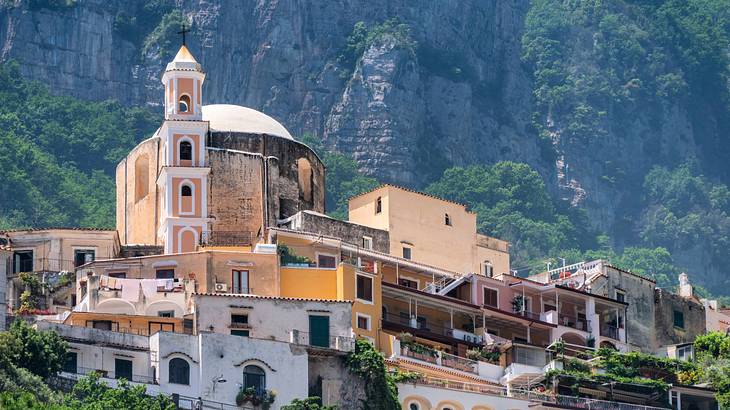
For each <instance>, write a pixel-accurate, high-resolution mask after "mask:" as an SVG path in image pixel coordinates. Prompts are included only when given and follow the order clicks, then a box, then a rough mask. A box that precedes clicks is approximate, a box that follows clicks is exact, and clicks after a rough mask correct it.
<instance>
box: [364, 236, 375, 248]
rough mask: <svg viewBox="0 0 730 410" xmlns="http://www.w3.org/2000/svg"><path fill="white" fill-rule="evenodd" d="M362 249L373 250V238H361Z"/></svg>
mask: <svg viewBox="0 0 730 410" xmlns="http://www.w3.org/2000/svg"><path fill="white" fill-rule="evenodd" d="M362 247H363V248H364V249H373V238H371V237H369V236H363V237H362Z"/></svg>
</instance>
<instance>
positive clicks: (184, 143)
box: [157, 30, 210, 254]
mask: <svg viewBox="0 0 730 410" xmlns="http://www.w3.org/2000/svg"><path fill="white" fill-rule="evenodd" d="M183 31H184V30H183ZM183 38H184V37H183ZM203 81H205V73H204V72H203V70H202V68H201V66H200V64H199V63H198V62H197V61H195V58H194V57H193V55H192V54H191V53H190V50H188V48H187V47H186V46H185V41H184V40H183V45H182V47H180V50H179V51H178V52H177V55H175V58H174V59H173V60H172V61H171V62H170V63H169V64H167V68H166V69H165V73H164V74H163V75H162V84H163V85H164V86H165V96H164V100H165V121H164V123H163V124H162V127H160V131H159V137H160V140H161V148H162V149H161V152H160V156H161V158H160V162H161V169H160V173H159V176H158V178H157V185H158V187H159V188H160V191H161V193H162V204H161V210H160V220H159V229H158V232H157V235H158V238H159V239H160V241H161V242H162V244H163V245H164V250H165V253H166V254H169V253H182V252H193V251H195V250H196V249H197V246H198V244H199V243H200V241H201V238H203V237H204V235H206V231H207V229H208V201H207V200H208V174H209V172H210V168H208V167H207V162H206V153H205V136H206V135H207V133H208V122H207V121H203V114H202V113H203V110H202V100H203V95H202V90H203Z"/></svg>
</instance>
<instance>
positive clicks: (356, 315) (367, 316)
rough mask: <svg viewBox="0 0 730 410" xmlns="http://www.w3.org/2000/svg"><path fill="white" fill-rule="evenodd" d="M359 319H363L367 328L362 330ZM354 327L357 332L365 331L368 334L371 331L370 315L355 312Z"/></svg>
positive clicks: (371, 319) (371, 320)
mask: <svg viewBox="0 0 730 410" xmlns="http://www.w3.org/2000/svg"><path fill="white" fill-rule="evenodd" d="M360 319H365V320H366V322H367V327H365V328H362V327H360V322H359V320H360ZM355 326H356V327H357V329H358V330H365V331H368V332H371V331H372V330H373V318H372V316H370V315H366V314H364V313H360V312H356V313H355Z"/></svg>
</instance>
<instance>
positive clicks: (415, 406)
mask: <svg viewBox="0 0 730 410" xmlns="http://www.w3.org/2000/svg"><path fill="white" fill-rule="evenodd" d="M408 409H409V410H421V409H420V407H418V404H417V403H411V404H410V405H409V406H408Z"/></svg>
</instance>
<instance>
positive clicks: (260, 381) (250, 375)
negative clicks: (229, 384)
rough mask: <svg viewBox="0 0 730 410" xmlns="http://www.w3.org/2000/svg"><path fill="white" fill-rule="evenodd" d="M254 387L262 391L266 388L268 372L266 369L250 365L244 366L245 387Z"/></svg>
mask: <svg viewBox="0 0 730 410" xmlns="http://www.w3.org/2000/svg"><path fill="white" fill-rule="evenodd" d="M249 387H253V388H254V389H256V391H257V392H259V393H261V392H263V391H264V390H266V373H265V372H264V369H262V368H260V367H258V366H255V365H252V364H250V365H248V366H246V367H244V368H243V388H244V389H247V388H249Z"/></svg>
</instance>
